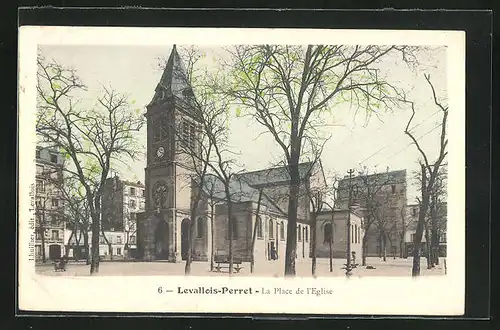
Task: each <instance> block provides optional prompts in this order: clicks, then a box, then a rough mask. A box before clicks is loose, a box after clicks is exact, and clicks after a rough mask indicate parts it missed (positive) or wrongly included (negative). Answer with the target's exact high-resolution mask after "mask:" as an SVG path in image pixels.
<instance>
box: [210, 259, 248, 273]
mask: <svg viewBox="0 0 500 330" xmlns="http://www.w3.org/2000/svg"><path fill="white" fill-rule="evenodd" d="M214 262H215V263H216V264H217V265H216V266H215V271H216V272H220V271H221V269H226V268H227V269H228V271H229V258H228V256H226V255H216V256H215V258H214ZM241 264H242V260H241V258H235V257H233V271H236V272H237V273H239V272H240V270H242V269H243V266H241Z"/></svg>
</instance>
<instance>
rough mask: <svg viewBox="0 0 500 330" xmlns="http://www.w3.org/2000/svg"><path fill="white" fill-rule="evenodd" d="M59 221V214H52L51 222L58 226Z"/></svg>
mask: <svg viewBox="0 0 500 330" xmlns="http://www.w3.org/2000/svg"><path fill="white" fill-rule="evenodd" d="M57 222H58V221H57V214H52V215H51V216H50V223H51V225H53V226H57Z"/></svg>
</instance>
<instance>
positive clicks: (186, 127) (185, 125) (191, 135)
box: [182, 120, 196, 150]
mask: <svg viewBox="0 0 500 330" xmlns="http://www.w3.org/2000/svg"><path fill="white" fill-rule="evenodd" d="M195 131H196V127H195V125H194V124H193V123H192V122H190V121H188V120H184V121H183V122H182V140H183V141H184V143H185V144H186V146H188V147H189V148H191V149H192V150H194V147H195Z"/></svg>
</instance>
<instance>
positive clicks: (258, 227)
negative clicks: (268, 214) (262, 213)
mask: <svg viewBox="0 0 500 330" xmlns="http://www.w3.org/2000/svg"><path fill="white" fill-rule="evenodd" d="M256 226H257V237H258V238H262V236H263V233H262V219H261V218H260V217H259V218H257V221H256Z"/></svg>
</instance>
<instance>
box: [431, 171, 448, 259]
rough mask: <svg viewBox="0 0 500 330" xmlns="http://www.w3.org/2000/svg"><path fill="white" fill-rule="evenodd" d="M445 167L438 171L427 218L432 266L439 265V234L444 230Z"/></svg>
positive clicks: (445, 211)
mask: <svg viewBox="0 0 500 330" xmlns="http://www.w3.org/2000/svg"><path fill="white" fill-rule="evenodd" d="M447 175H448V173H447V167H446V164H443V165H442V166H441V167H440V169H439V170H438V173H437V176H436V180H435V184H434V187H433V189H432V191H431V196H430V203H429V213H430V214H429V216H430V222H431V260H432V266H434V265H439V242H440V239H439V237H440V233H442V232H445V230H446V213H447V210H446V203H445V202H444V200H446V196H447V189H446V188H447Z"/></svg>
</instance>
